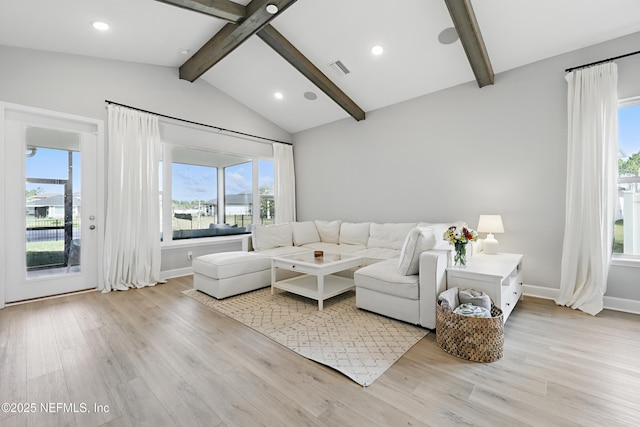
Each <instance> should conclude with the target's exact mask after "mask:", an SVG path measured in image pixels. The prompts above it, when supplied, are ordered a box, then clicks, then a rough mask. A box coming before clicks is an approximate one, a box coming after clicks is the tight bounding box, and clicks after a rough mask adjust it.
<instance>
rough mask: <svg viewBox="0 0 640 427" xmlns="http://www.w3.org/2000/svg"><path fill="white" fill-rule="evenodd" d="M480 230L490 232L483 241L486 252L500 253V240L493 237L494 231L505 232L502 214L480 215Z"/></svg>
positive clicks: (480, 231)
mask: <svg viewBox="0 0 640 427" xmlns="http://www.w3.org/2000/svg"><path fill="white" fill-rule="evenodd" d="M478 232H479V233H489V234H487V238H486V239H484V241H483V242H482V250H483V251H484V253H485V254H489V255H495V254H497V253H498V241H497V240H496V238H495V237H493V233H504V226H503V225H502V216H500V215H480V220H479V221H478Z"/></svg>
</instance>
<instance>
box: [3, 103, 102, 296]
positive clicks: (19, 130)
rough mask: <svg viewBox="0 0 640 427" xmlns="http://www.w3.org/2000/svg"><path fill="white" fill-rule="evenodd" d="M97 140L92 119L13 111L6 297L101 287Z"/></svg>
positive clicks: (8, 130)
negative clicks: (85, 121)
mask: <svg viewBox="0 0 640 427" xmlns="http://www.w3.org/2000/svg"><path fill="white" fill-rule="evenodd" d="M94 127H95V126H94ZM97 140H98V137H97V132H96V131H95V129H92V126H91V125H89V124H81V123H77V122H75V121H67V120H60V119H53V120H43V119H42V117H39V116H37V115H35V116H32V115H29V114H11V112H7V113H6V118H5V146H6V149H5V156H6V158H5V164H6V166H7V169H6V171H5V206H6V208H5V237H6V241H5V243H4V245H5V248H4V250H5V256H6V261H7V262H6V264H5V273H6V278H7V280H6V283H5V301H6V302H14V301H22V300H27V299H32V298H39V297H44V296H49V295H56V294H61V293H67V292H73V291H78V290H83V289H92V288H95V287H96V286H97V253H96V247H97V240H96V234H97V232H96V226H97V221H96V214H97V207H96V203H97V197H96V188H97V185H96V171H97V168H96V150H97ZM9 207H13V208H9Z"/></svg>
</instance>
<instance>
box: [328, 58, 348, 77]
mask: <svg viewBox="0 0 640 427" xmlns="http://www.w3.org/2000/svg"><path fill="white" fill-rule="evenodd" d="M329 66H330V67H331V68H332V69H333V70H334V71H335V72H336V73H338V74H339V75H341V76H346V75H347V74H349V73H350V72H351V71H350V70H349V69H348V68H347V66H346V65H344V64H343V63H342V61H339V60H338V61H336V62H332V63H331V64H329Z"/></svg>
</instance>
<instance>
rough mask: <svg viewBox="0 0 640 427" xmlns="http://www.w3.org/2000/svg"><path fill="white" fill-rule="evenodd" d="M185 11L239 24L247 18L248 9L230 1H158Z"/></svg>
mask: <svg viewBox="0 0 640 427" xmlns="http://www.w3.org/2000/svg"><path fill="white" fill-rule="evenodd" d="M156 1H159V2H161V3H167V4H170V5H173V6H178V7H181V8H183V9H188V10H193V11H195V12H200V13H204V14H205V15H210V16H215V17H216V18H220V19H224V20H225V21H229V22H233V23H238V22H240V21H242V20H243V19H245V17H246V16H247V8H246V7H245V6H243V5H241V4H238V3H234V2H232V1H230V0H156Z"/></svg>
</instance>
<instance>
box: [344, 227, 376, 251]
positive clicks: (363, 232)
mask: <svg viewBox="0 0 640 427" xmlns="http://www.w3.org/2000/svg"><path fill="white" fill-rule="evenodd" d="M370 227H371V224H370V223H368V222H357V223H355V222H343V223H342V224H341V225H340V244H341V245H364V246H367V242H368V241H369V228H370Z"/></svg>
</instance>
